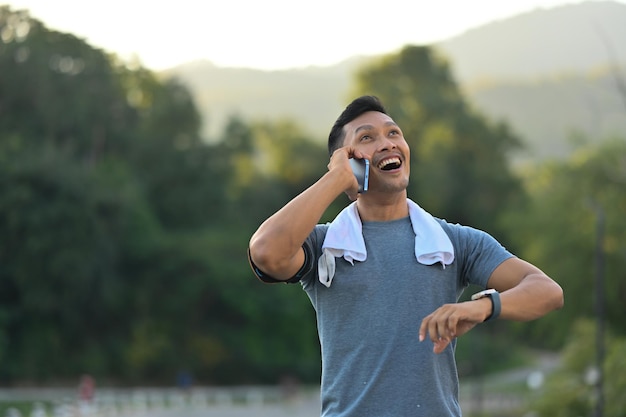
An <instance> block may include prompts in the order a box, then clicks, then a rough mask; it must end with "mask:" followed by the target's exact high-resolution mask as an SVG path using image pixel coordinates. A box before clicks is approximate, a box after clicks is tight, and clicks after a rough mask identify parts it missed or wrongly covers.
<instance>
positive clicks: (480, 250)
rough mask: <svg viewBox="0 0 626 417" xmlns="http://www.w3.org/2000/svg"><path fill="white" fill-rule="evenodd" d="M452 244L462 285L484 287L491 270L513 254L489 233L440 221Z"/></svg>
mask: <svg viewBox="0 0 626 417" xmlns="http://www.w3.org/2000/svg"><path fill="white" fill-rule="evenodd" d="M442 226H443V227H444V230H445V231H446V232H447V233H448V236H450V239H451V240H452V244H453V245H454V257H455V262H459V268H460V271H461V280H462V282H463V284H464V285H468V284H473V285H478V286H480V287H483V288H486V287H487V281H488V280H489V277H491V274H492V273H493V271H494V270H495V269H496V268H497V267H498V265H500V264H501V263H502V262H504V261H505V260H507V259H509V258H511V257H513V256H514V255H513V254H512V253H511V252H509V251H508V250H507V249H506V248H505V247H504V246H503V245H502V244H500V242H498V241H497V240H496V239H495V238H494V237H493V236H491V235H490V234H489V233H487V232H484V231H482V230H479V229H475V228H473V227H469V226H462V225H459V224H450V223H444V222H442Z"/></svg>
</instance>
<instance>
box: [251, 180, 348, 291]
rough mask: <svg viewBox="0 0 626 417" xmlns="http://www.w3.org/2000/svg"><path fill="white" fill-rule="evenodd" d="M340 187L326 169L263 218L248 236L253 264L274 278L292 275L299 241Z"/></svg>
mask: <svg viewBox="0 0 626 417" xmlns="http://www.w3.org/2000/svg"><path fill="white" fill-rule="evenodd" d="M344 188H345V186H343V185H342V184H341V183H340V182H339V181H337V180H336V179H335V177H334V175H333V173H332V172H330V171H329V172H327V173H326V174H325V175H324V176H322V178H320V179H319V180H318V181H317V182H316V183H315V184H313V185H312V186H311V187H309V188H308V189H306V190H305V191H304V192H302V193H301V194H300V195H298V196H297V197H296V198H294V199H293V200H291V201H290V202H289V203H288V204H287V205H285V206H284V207H283V208H281V209H280V210H279V211H278V212H276V213H275V214H274V215H272V216H271V217H269V218H268V219H267V220H266V221H265V222H263V224H262V225H261V226H260V227H259V228H258V230H257V231H256V232H255V233H254V235H253V236H252V238H251V239H250V254H251V257H252V259H253V261H254V262H255V264H256V265H257V266H258V267H259V268H260V269H261V270H263V271H264V272H266V273H268V274H270V275H272V276H274V277H275V278H276V279H287V278H289V277H290V276H291V275H293V273H295V272H296V271H297V270H298V269H299V266H301V264H302V259H301V258H298V257H299V256H300V257H301V256H302V253H301V250H300V249H301V247H302V244H303V243H304V241H305V239H306V238H307V237H308V236H309V234H310V233H311V231H312V230H313V228H314V227H315V225H316V224H317V223H318V222H319V220H320V218H321V217H322V215H323V214H324V212H325V211H326V209H327V208H328V206H329V205H330V204H331V203H332V202H333V201H334V200H335V199H336V198H337V197H338V196H339V195H340V194H341V193H342V192H343V190H344Z"/></svg>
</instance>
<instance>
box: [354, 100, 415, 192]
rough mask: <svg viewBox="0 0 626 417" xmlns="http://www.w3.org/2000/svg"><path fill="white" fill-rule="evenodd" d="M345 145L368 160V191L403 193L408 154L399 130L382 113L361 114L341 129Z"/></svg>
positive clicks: (405, 184) (407, 169) (407, 171)
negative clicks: (356, 150) (357, 151)
mask: <svg viewBox="0 0 626 417" xmlns="http://www.w3.org/2000/svg"><path fill="white" fill-rule="evenodd" d="M344 132H345V139H344V143H343V144H344V146H350V147H352V148H354V149H358V150H359V151H360V152H361V153H363V154H364V155H365V156H366V158H367V159H369V160H370V190H371V191H383V192H385V191H387V192H396V191H403V190H405V189H406V187H407V186H408V184H409V175H410V171H411V169H410V163H409V161H410V156H411V151H410V149H409V145H408V143H406V140H404V136H403V135H402V131H401V130H400V127H398V125H397V124H396V123H395V122H394V121H393V119H392V118H391V117H389V116H388V115H386V114H384V113H380V112H376V111H370V112H366V113H363V114H362V115H360V116H359V117H357V118H356V119H354V120H352V121H351V122H350V123H347V124H346V125H345V126H344Z"/></svg>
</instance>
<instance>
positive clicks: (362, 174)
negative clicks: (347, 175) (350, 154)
mask: <svg viewBox="0 0 626 417" xmlns="http://www.w3.org/2000/svg"><path fill="white" fill-rule="evenodd" d="M350 165H351V166H352V172H354V176H355V177H356V180H357V182H358V183H359V192H360V193H364V192H366V191H367V188H368V187H369V177H370V161H369V160H367V159H355V158H350Z"/></svg>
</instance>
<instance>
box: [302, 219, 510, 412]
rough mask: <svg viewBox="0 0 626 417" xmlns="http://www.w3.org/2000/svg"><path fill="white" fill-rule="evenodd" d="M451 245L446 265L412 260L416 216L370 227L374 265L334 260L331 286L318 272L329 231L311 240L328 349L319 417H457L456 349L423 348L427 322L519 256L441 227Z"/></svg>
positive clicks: (460, 229)
mask: <svg viewBox="0 0 626 417" xmlns="http://www.w3.org/2000/svg"><path fill="white" fill-rule="evenodd" d="M438 221H439V222H440V224H441V226H442V227H443V229H444V230H445V231H446V233H447V234H448V236H449V237H450V239H451V241H452V244H453V246H454V255H455V258H454V262H453V263H452V264H451V265H448V266H446V267H445V269H444V268H443V266H442V265H441V264H440V263H438V264H435V265H422V264H420V263H418V262H417V260H416V258H415V251H414V242H415V235H414V233H413V229H412V227H411V221H410V219H409V217H406V218H404V219H400V220H395V221H391V222H365V223H363V236H364V239H365V245H366V248H367V260H366V261H364V262H355V263H354V266H353V265H351V264H350V263H348V262H347V261H345V260H344V259H343V258H337V259H336V263H337V265H336V272H335V277H334V279H333V281H332V285H331V286H330V288H327V287H325V286H324V285H322V284H321V283H320V282H319V280H318V275H317V259H318V258H319V256H320V255H321V247H322V243H323V242H324V237H325V236H326V231H327V229H328V225H318V226H317V227H316V228H315V230H314V231H313V232H312V233H311V235H310V236H309V238H308V239H307V242H306V245H307V246H309V248H310V249H311V251H312V255H313V268H312V270H311V271H310V272H309V273H307V274H306V275H305V276H304V277H303V278H302V280H301V283H302V286H303V288H304V290H305V291H306V293H307V295H308V296H309V298H310V300H311V303H312V304H313V307H314V308H315V312H316V316H317V328H318V333H319V339H320V344H321V350H322V386H321V394H322V416H324V417H399V416H402V417H408V416H427V417H432V416H437V417H444V416H460V415H461V410H460V407H459V403H458V374H457V370H456V363H455V359H454V348H455V343H452V344H451V345H450V346H448V348H446V350H445V351H444V352H442V353H441V354H438V355H437V354H435V353H433V344H432V342H431V341H430V340H429V339H427V340H425V341H424V342H421V343H420V342H419V340H418V331H419V327H420V324H421V321H422V319H423V318H424V317H425V316H427V315H428V314H430V313H432V312H433V311H434V310H435V309H437V308H438V307H440V306H442V305H443V304H446V303H454V302H457V301H458V299H459V297H460V296H461V293H462V292H463V289H464V288H465V287H467V285H468V284H470V283H471V284H476V285H479V286H481V287H485V286H486V284H487V280H488V279H489V277H490V276H491V273H492V272H493V270H494V269H495V268H496V267H497V266H498V265H499V264H500V263H502V262H503V261H504V260H506V259H507V258H509V257H511V256H513V255H511V254H510V253H509V252H508V251H507V250H506V249H505V248H504V247H502V246H501V245H500V244H499V243H498V242H497V241H496V240H495V239H494V238H492V237H491V236H490V235H488V234H487V233H485V232H482V231H480V230H477V229H473V228H470V227H466V226H460V225H455V224H450V223H447V222H445V221H443V220H439V219H438Z"/></svg>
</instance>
